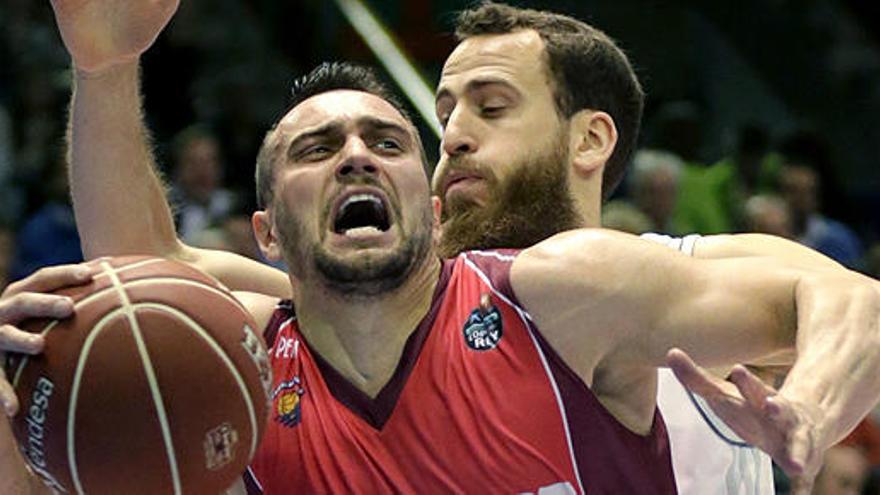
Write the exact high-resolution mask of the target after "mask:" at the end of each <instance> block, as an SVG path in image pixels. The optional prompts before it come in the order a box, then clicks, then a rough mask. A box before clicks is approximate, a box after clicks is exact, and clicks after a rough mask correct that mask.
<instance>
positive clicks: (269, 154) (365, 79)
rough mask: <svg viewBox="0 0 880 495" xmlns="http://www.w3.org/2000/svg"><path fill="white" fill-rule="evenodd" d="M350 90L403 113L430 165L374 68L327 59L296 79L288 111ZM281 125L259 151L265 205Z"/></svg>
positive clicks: (260, 188) (269, 198)
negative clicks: (330, 93)
mask: <svg viewBox="0 0 880 495" xmlns="http://www.w3.org/2000/svg"><path fill="white" fill-rule="evenodd" d="M341 89H349V90H353V91H363V92H364V93H370V94H372V95H375V96H378V97H379V98H382V99H383V100H385V101H387V102H388V103H390V104H391V106H393V107H394V108H395V109H396V110H397V111H398V112H399V113H400V115H401V116H402V117H403V118H404V119H405V120H406V121H407V122H408V123H409V124H410V125H411V126H412V127H413V129H414V130H413V132H414V133H415V138H416V144H417V145H418V147H419V152H420V153H421V157H422V165H423V166H424V167H427V161H428V160H427V157H426V155H425V150H424V148H423V147H422V143H421V140H420V138H419V134H418V130H417V128H416V127H415V124H414V123H413V120H412V118H411V117H410V116H409V113H408V112H407V111H406V108H405V107H404V106H403V103H401V101H400V99H399V98H398V97H397V95H395V94H394V93H393V92H392V91H391V90H390V89H389V88H388V86H387V85H386V84H385V83H384V82H382V80H381V79H380V78H379V75H378V74H377V73H376V71H375V70H373V69H372V68H369V67H364V66H362V65H357V64H353V63H350V62H324V63H322V64H321V65H319V66H317V67H315V68H314V69H312V70H311V71H310V72H309V73H308V74H306V75H304V76H301V77H299V78H297V79H296V80H294V81H293V84H292V85H291V90H290V100H289V104H288V106H287V111H286V112H285V114H287V113H288V112H290V110H292V109H293V108H295V107H296V106H297V105H299V104H300V103H302V102H303V101H305V100H307V99H309V98H311V97H312V96H316V95H319V94H322V93H326V92H328V91H335V90H341ZM277 126H278V123H277V122H276V123H275V125H274V126H272V129H271V130H269V132H268V133H267V134H266V138H265V139H264V140H263V145H262V146H261V147H260V151H259V153H258V154H257V170H256V183H257V204H258V206H259V207H260V208H265V207H267V206H269V205H270V204H271V203H272V199H273V190H272V187H273V183H274V180H273V173H272V172H273V162H274V160H275V147H274V146H273V145H272V139H271V137H272V134H273V133H274V131H275V128H276V127H277Z"/></svg>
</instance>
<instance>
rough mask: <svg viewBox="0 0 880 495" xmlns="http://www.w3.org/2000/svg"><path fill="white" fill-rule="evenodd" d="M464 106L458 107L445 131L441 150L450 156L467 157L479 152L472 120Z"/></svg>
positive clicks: (450, 117) (448, 121)
mask: <svg viewBox="0 0 880 495" xmlns="http://www.w3.org/2000/svg"><path fill="white" fill-rule="evenodd" d="M468 117H469V116H468V114H467V110H466V108H465V106H464V105H458V106H457V107H456V108H455V110H453V112H452V114H450V116H449V120H447V122H446V127H445V128H444V129H443V141H442V143H441V148H442V151H443V152H444V153H446V154H447V155H449V156H458V155H465V154H468V153H474V152H476V151H477V140H476V137H475V136H474V129H473V126H472V123H471V119H469V118H468Z"/></svg>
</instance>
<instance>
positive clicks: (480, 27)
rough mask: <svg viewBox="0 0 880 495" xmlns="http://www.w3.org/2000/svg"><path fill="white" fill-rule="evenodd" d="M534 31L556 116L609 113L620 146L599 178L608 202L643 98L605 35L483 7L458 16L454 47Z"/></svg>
mask: <svg viewBox="0 0 880 495" xmlns="http://www.w3.org/2000/svg"><path fill="white" fill-rule="evenodd" d="M529 29H531V30H535V31H537V32H538V34H539V35H540V36H541V39H542V40H543V41H544V46H545V51H546V54H547V68H548V69H549V72H550V74H549V75H550V80H551V82H552V84H553V92H554V99H555V103H556V111H557V112H558V113H559V114H560V115H561V116H563V117H564V118H566V119H569V118H571V117H572V116H573V115H574V114H575V113H577V112H579V111H581V110H584V109H592V110H600V111H603V112H607V113H608V114H609V115H611V118H612V119H614V124H615V126H617V133H618V140H617V145H616V146H615V148H614V151H613V153H612V154H611V157H609V159H608V163H607V164H606V165H605V172H604V176H603V178H602V195H603V197H604V198H606V199H607V198H608V197H609V196H611V193H612V192H614V189H615V188H616V187H617V185H618V184H619V183H620V181H621V179H622V178H623V175H624V172H625V171H626V166H627V164H628V162H629V159H630V156H631V155H632V152H633V149H634V148H635V146H636V141H637V139H638V133H639V126H640V123H641V119H642V110H643V108H644V101H645V94H644V92H643V91H642V87H641V85H640V84H639V80H638V78H637V77H636V74H635V71H634V70H633V68H632V65H630V62H629V60H628V59H627V57H626V54H624V53H623V51H622V50H621V49H620V48H619V47H618V46H617V45H616V44H615V42H614V40H612V39H611V38H610V37H609V36H608V35H606V34H605V33H603V32H602V31H600V30H599V29H596V28H595V27H593V26H590V25H589V24H587V23H585V22H582V21H579V20H577V19H574V18H572V17H569V16H566V15H562V14H556V13H553V12H546V11H538V10H532V9H524V8H519V7H513V6H510V5H505V4H500V3H495V2H492V1H484V2H482V3H481V4H480V5H478V6H476V7H474V8H471V9H468V10H465V11H463V12H461V13H460V14H459V15H458V19H457V21H456V29H455V35H456V38H458V41H464V40H465V39H467V38H470V37H473V36H479V35H484V34H508V33H513V32H516V31H521V30H529Z"/></svg>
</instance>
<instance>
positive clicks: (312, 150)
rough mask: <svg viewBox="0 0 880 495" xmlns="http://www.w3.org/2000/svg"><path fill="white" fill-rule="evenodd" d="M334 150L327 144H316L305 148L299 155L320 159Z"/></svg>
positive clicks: (307, 158)
mask: <svg viewBox="0 0 880 495" xmlns="http://www.w3.org/2000/svg"><path fill="white" fill-rule="evenodd" d="M332 151H333V150H332V149H330V147H329V146H327V145H326V144H316V145H314V146H309V147H308V148H306V149H305V150H303V151H302V153H300V155H299V156H300V158H302V159H306V160H320V159H321V158H324V157H326V156H327V155H329V154H330V153H331V152H332Z"/></svg>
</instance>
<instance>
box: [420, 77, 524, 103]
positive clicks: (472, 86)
mask: <svg viewBox="0 0 880 495" xmlns="http://www.w3.org/2000/svg"><path fill="white" fill-rule="evenodd" d="M487 86H504V87H505V88H509V89H510V90H512V91H514V92H516V94H517V95H519V94H520V93H521V92H520V90H519V89H517V87H516V86H514V85H513V84H512V83H511V82H510V81H508V80H506V79H502V78H499V77H481V78H478V79H473V80H470V81H468V83H467V84H466V85H465V87H464V92H465V93H473V92H475V91H479V90H481V89H483V88H485V87H487ZM441 98H453V95H452V91H450V90H449V88H447V87H441V88H439V89H438V90H437V96H436V98H435V99H434V101H435V102H436V101H439V100H440V99H441Z"/></svg>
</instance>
